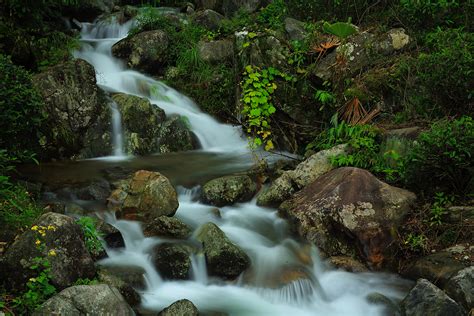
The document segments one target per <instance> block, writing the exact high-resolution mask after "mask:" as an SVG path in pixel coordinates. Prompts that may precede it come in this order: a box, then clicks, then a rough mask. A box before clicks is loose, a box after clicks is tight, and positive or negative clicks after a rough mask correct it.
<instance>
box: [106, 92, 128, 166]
mask: <svg viewBox="0 0 474 316" xmlns="http://www.w3.org/2000/svg"><path fill="white" fill-rule="evenodd" d="M110 110H111V111H112V143H113V153H114V156H115V157H124V156H125V153H124V151H123V129H122V115H121V114H120V111H119V109H118V107H117V103H115V102H113V101H112V103H111V104H110Z"/></svg>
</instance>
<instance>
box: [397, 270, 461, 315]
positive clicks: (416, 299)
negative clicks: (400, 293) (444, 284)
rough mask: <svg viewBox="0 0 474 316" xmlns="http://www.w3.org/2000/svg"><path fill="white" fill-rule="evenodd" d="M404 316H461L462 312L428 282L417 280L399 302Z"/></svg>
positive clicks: (451, 300) (453, 302)
mask: <svg viewBox="0 0 474 316" xmlns="http://www.w3.org/2000/svg"><path fill="white" fill-rule="evenodd" d="M401 308H402V310H403V312H404V315H406V316H425V315H430V316H445V315H449V316H462V315H465V313H464V310H463V308H462V307H461V306H459V305H458V304H457V303H456V302H455V301H453V299H451V298H450V297H449V296H447V295H446V294H445V293H444V292H443V291H441V290H440V289H439V288H437V287H436V286H435V285H433V284H431V283H430V282H429V281H428V280H425V279H419V280H418V281H417V282H416V285H415V287H413V288H412V289H411V290H410V292H409V293H408V295H407V296H406V297H405V298H404V299H403V301H402V302H401Z"/></svg>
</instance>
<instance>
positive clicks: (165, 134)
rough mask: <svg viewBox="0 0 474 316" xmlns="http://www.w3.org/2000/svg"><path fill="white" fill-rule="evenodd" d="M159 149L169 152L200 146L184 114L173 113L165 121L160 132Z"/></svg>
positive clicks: (158, 138)
mask: <svg viewBox="0 0 474 316" xmlns="http://www.w3.org/2000/svg"><path fill="white" fill-rule="evenodd" d="M157 141H158V151H159V152H160V153H169V152H177V151H187V150H194V149H198V148H199V141H198V139H197V137H196V136H195V135H194V133H193V132H192V131H191V130H190V128H189V125H188V122H187V120H186V118H185V117H184V116H179V115H173V116H171V117H169V118H168V119H167V120H166V122H164V123H163V124H162V126H161V128H160V130H159V132H158V136H157Z"/></svg>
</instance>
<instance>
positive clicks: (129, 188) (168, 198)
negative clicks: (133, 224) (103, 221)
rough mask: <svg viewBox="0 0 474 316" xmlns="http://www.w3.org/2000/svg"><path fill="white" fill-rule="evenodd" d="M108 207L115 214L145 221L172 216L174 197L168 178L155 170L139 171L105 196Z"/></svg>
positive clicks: (176, 199)
mask: <svg viewBox="0 0 474 316" xmlns="http://www.w3.org/2000/svg"><path fill="white" fill-rule="evenodd" d="M108 200H109V208H111V209H112V210H116V211H117V216H118V217H122V218H126V219H135V220H140V221H142V222H144V223H148V222H150V221H151V220H153V219H155V218H158V217H160V216H163V215H165V216H173V215H174V213H175V212H176V210H177V209H178V198H177V194H176V191H175V189H174V188H173V186H172V185H171V183H170V181H169V180H168V178H166V177H165V176H163V175H162V174H160V173H159V172H152V171H146V170H139V171H137V172H135V174H134V175H133V177H132V178H131V179H130V180H128V181H127V183H126V184H125V185H124V186H123V187H122V188H118V189H116V190H114V191H113V192H112V194H111V196H110V197H109V199H108Z"/></svg>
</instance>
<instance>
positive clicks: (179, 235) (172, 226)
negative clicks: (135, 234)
mask: <svg viewBox="0 0 474 316" xmlns="http://www.w3.org/2000/svg"><path fill="white" fill-rule="evenodd" d="M143 234H144V235H145V236H146V237H151V236H159V237H168V238H176V239H187V238H188V237H189V236H190V235H191V228H189V226H188V225H186V224H185V223H183V222H182V221H180V220H179V219H177V218H175V217H168V216H160V217H158V218H156V219H153V220H152V221H151V222H150V223H148V224H147V225H146V227H145V229H144V231H143Z"/></svg>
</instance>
